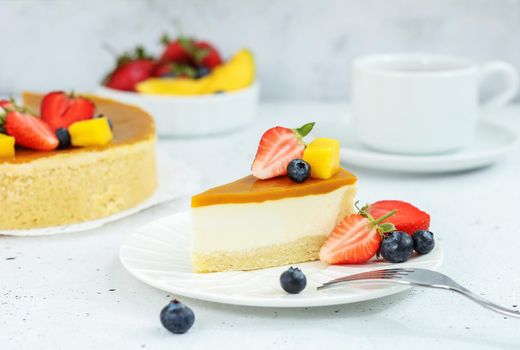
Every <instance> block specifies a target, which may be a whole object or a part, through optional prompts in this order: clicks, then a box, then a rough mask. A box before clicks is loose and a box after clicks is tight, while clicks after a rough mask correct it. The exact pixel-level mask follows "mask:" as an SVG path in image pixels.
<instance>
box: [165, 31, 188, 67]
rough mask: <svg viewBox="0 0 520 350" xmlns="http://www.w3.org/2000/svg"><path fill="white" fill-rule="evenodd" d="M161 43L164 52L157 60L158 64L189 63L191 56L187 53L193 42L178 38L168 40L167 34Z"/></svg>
mask: <svg viewBox="0 0 520 350" xmlns="http://www.w3.org/2000/svg"><path fill="white" fill-rule="evenodd" d="M161 42H162V44H163V45H164V51H163V53H162V54H161V57H160V58H159V62H161V63H165V62H171V63H188V62H190V59H191V55H190V54H189V53H188V51H189V50H190V48H191V47H192V46H193V40H192V39H188V38H184V37H179V38H177V39H175V40H170V38H169V37H168V35H167V34H164V35H163V36H162V38H161Z"/></svg>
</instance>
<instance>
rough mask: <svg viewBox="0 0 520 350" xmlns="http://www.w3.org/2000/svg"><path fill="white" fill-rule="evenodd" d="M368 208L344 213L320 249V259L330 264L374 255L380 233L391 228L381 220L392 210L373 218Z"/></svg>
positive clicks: (350, 262)
mask: <svg viewBox="0 0 520 350" xmlns="http://www.w3.org/2000/svg"><path fill="white" fill-rule="evenodd" d="M368 208H369V207H368V206H365V207H363V208H361V209H360V210H359V212H358V213H357V214H350V215H348V216H346V217H345V218H344V219H343V220H342V221H341V222H340V223H339V224H338V225H337V226H336V228H335V229H334V231H332V233H331V235H330V236H329V238H328V239H327V241H325V243H324V244H323V246H322V247H321V249H320V260H321V261H323V262H325V263H327V264H333V265H340V264H362V263H364V262H367V261H368V260H370V259H371V258H372V257H373V256H375V255H376V254H377V252H378V251H379V247H380V245H381V240H382V238H384V234H385V233H388V232H392V231H394V230H395V226H394V225H393V224H392V223H389V222H384V223H383V221H385V220H386V219H388V218H389V217H391V216H392V215H394V214H395V213H396V211H395V210H393V211H390V212H388V213H386V214H385V215H384V216H381V217H379V218H377V219H375V218H374V217H373V216H372V215H370V214H369V211H368Z"/></svg>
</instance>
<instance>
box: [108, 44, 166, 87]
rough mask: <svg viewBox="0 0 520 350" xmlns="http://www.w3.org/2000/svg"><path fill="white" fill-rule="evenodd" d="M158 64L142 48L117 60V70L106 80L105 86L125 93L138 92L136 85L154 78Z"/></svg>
mask: <svg viewBox="0 0 520 350" xmlns="http://www.w3.org/2000/svg"><path fill="white" fill-rule="evenodd" d="M155 67H156V63H155V62H154V60H153V59H152V57H151V56H149V55H147V54H146V52H145V51H144V49H143V48H142V47H137V48H136V49H135V51H134V52H130V53H125V54H123V55H122V56H120V57H119V58H118V59H117V64H116V68H115V69H114V70H113V71H112V72H111V73H109V74H108V76H107V77H106V78H105V79H104V81H103V85H105V86H107V87H109V88H112V89H116V90H123V91H136V90H135V87H136V85H137V84H138V83H139V82H141V81H143V80H146V79H148V78H150V77H151V76H152V73H153V71H154V69H155Z"/></svg>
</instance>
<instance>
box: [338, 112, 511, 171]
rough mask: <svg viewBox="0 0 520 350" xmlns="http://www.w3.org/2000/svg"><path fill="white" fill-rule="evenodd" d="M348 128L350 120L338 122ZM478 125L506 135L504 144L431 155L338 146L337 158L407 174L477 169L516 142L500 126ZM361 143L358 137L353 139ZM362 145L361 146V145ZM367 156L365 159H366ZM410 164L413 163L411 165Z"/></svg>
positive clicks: (361, 165) (487, 123) (496, 124)
mask: <svg viewBox="0 0 520 350" xmlns="http://www.w3.org/2000/svg"><path fill="white" fill-rule="evenodd" d="M342 123H343V124H344V125H345V126H346V127H348V126H349V125H352V121H351V120H347V121H342ZM477 127H478V128H484V129H487V128H490V129H494V130H495V131H497V132H500V133H502V134H503V135H507V136H506V137H507V141H506V142H507V143H506V144H504V145H502V146H500V147H495V148H492V149H485V150H482V151H479V152H473V153H463V152H455V153H446V154H434V155H407V154H392V153H384V152H378V151H376V150H371V149H369V148H358V147H356V148H349V147H345V146H342V147H341V161H342V162H344V163H346V164H349V165H354V166H359V167H364V168H368V169H380V170H387V171H397V172H407V173H449V172H456V171H463V170H471V169H477V168H481V167H485V166H488V165H491V164H493V163H494V162H495V161H497V160H498V159H497V158H498V157H499V156H501V155H503V154H505V153H508V152H510V151H512V150H513V149H515V148H516V147H517V146H518V145H519V144H520V137H519V135H517V134H516V133H515V132H513V131H511V130H509V129H507V128H506V127H504V126H503V125H501V124H499V123H496V122H493V121H489V120H481V121H480V122H479V123H478V126H477ZM356 143H357V144H358V145H359V146H362V145H361V143H360V141H359V140H356ZM363 147H364V146H363ZM367 159H369V161H367ZM412 166H416V167H414V168H412Z"/></svg>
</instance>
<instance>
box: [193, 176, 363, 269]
mask: <svg viewBox="0 0 520 350" xmlns="http://www.w3.org/2000/svg"><path fill="white" fill-rule="evenodd" d="M356 182H357V179H356V177H355V176H354V175H352V174H351V173H349V172H348V171H346V170H344V169H340V170H339V171H338V173H337V174H335V175H334V176H332V177H331V178H329V179H315V178H309V179H308V180H307V181H305V182H303V183H294V182H292V181H291V180H290V179H289V178H288V177H286V176H282V177H276V178H272V179H268V180H259V179H257V178H255V177H254V176H252V175H250V176H247V177H245V178H242V179H240V180H238V181H235V182H232V183H229V184H226V185H223V186H219V187H215V188H212V189H210V190H208V191H206V192H203V193H201V194H199V195H196V196H194V197H193V198H192V201H191V207H192V209H191V215H192V240H193V241H192V244H193V246H192V262H193V266H194V269H195V271H197V272H214V271H228V270H252V269H259V268H265V267H271V266H279V265H285V264H292V263H297V262H303V261H310V260H317V259H318V258H319V250H320V247H321V246H322V245H323V243H324V242H325V240H326V239H327V238H328V236H329V235H330V233H331V232H332V230H333V229H334V227H335V226H336V225H337V224H338V222H339V221H340V220H342V219H343V218H344V217H345V216H346V215H348V214H351V213H352V212H353V211H354V200H355V195H356Z"/></svg>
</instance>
